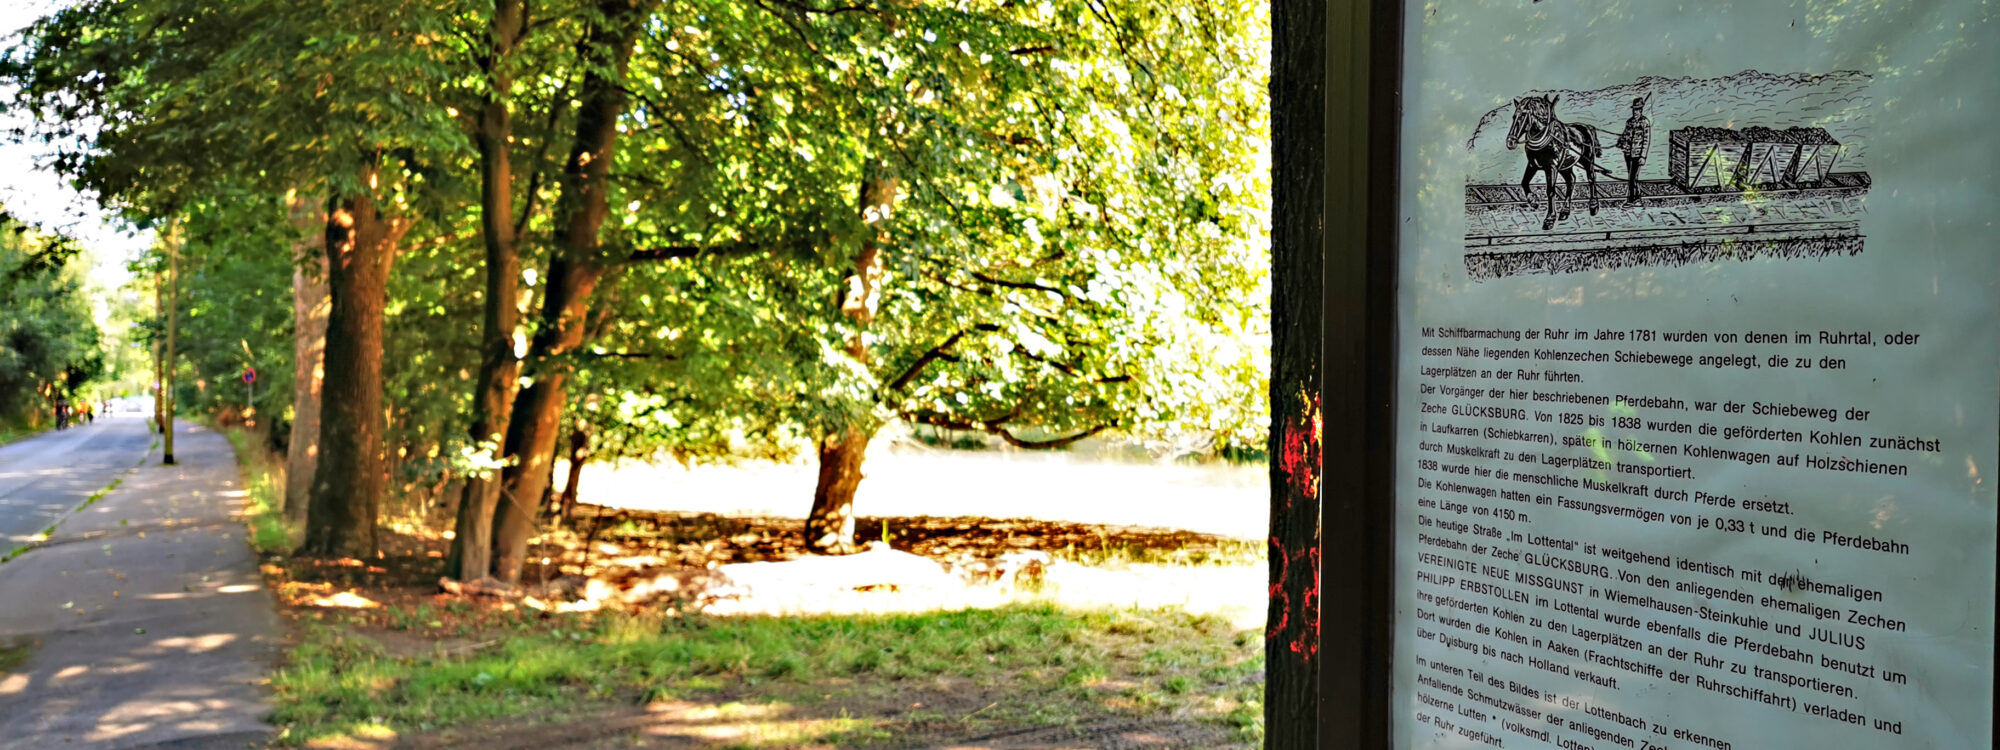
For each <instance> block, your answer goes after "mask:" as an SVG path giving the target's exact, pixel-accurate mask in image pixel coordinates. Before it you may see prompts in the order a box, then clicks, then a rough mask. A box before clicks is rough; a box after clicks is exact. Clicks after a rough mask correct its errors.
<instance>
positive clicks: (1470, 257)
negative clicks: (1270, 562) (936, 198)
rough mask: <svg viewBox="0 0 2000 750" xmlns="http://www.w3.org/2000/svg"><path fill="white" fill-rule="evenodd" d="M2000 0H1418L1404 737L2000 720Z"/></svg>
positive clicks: (1411, 88) (1396, 660)
mask: <svg viewBox="0 0 2000 750" xmlns="http://www.w3.org/2000/svg"><path fill="white" fill-rule="evenodd" d="M1996 16H2000V14H1996V13H1995V11H1994V10H1993V9H1992V7H1991V6H1990V5H1988V4H1982V3H1976V2H1915V1H1914V0H1901V1H1898V0H1885V1H1884V2H1869V3H1853V2H1802V3H1765V2H1734V3H1731V2H1701V3H1660V2H1637V1H1633V2H1594V3H1582V2H1559V1H1550V2H1533V3H1531V2H1525V1H1523V2H1485V3H1470V2H1468V3H1459V2H1435V1H1433V2H1410V3H1407V4H1406V5H1405V6H1404V12H1403V19H1404V20H1403V23H1404V26H1405V30H1404V36H1403V70H1402V73H1401V76H1402V85H1401V91H1402V116H1401V117H1402V119H1401V125H1400V127H1401V130H1400V143H1401V145H1400V153H1399V160H1398V161H1399V163H1400V167H1399V169H1400V180H1399V189H1400V194H1399V198H1398V206H1399V208H1398V219H1399V221H1398V223H1397V226H1398V227H1399V232H1400V249H1399V251H1398V261H1397V266H1398V269H1399V270H1398V279H1397V285H1398V288H1397V293H1396V299H1397V305H1398V309H1397V315H1398V318H1397V322H1396V329H1397V339H1396V340H1397V344H1396V347H1397V354H1396V358H1397V361H1396V367H1397V375H1396V377H1397V382H1396V396H1395V404H1396V406H1395V417H1394V419H1395V426H1396V435H1397V438H1396V439H1397V443H1396V451H1395V454H1396V467H1395V476H1394V488H1395V489H1394V502H1395V514H1394V521H1393V528H1394V536H1395V540H1394V550H1395V551H1394V558H1393V586H1392V592H1393V593H1392V595H1391V596H1392V597H1393V606H1394V618H1395V620H1394V625H1393V632H1392V639H1393V642H1394V644H1395V645H1394V651H1393V656H1392V664H1391V668H1390V680H1391V682H1392V685H1393V690H1392V699H1391V704H1390V708H1389V710H1390V714H1391V716H1390V734H1391V736H1392V737H1393V738H1394V745H1395V746H1397V747H1410V748H1476V747H1507V748H1612V747H1624V748H1646V747H1662V748H1777V747H1867V748H1910V749H1912V750H1914V749H1916V748H1962V747H1990V746H1991V745H1990V743H1991V737H1992V731H1993V724H1992V722H1993V715H1992V714H1993V705H1994V694H1993V685H1994V670H1993V666H1994V650H1993V649H1994V634H1993V626H1994V588H1995V556H1994V539H1995V497H1996V496H1995V486H1996V485H1995V481H1994V479H1993V474H1994V472H1995V471H1996V469H2000V466H1996V464H2000V421H1997V420H2000V390H1996V383H2000V251H1996V247H2000V245H1996V240H1995V236H1996V231H2000V225H1996V223H1995V216H1996V215H2000V206H1996V202H2000V158H1996V154H2000V145H1996V144H2000V136H1996V132H2000V131H1996V129H1995V125H1994V124H1995V123H1996V122H2000V76H1996V75H1994V71H2000V44H1995V43H1994V40H1996V39H2000V17H1996Z"/></svg>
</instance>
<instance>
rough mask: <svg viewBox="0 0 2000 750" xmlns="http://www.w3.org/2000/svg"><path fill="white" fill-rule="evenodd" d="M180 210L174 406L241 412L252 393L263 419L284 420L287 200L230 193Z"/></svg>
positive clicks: (287, 390) (288, 350) (288, 337)
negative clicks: (249, 375) (248, 377)
mask: <svg viewBox="0 0 2000 750" xmlns="http://www.w3.org/2000/svg"><path fill="white" fill-rule="evenodd" d="M183 215H184V216H185V217H186V219H185V222H184V223H183V225H182V227H181V230H180V234H181V236H182V237H184V238H185V243H184V244H183V245H182V246H181V247H180V248H179V253H180V256H181V259H180V261H179V267H180V271H179V272H180V283H179V288H180V298H179V299H178V300H177V301H176V303H175V304H176V305H177V306H178V313H177V314H178V315H179V318H178V319H177V320H176V322H175V336H176V338H177V340H178V344H177V347H176V349H177V351H176V354H177V356H176V359H177V360H178V362H177V365H178V366H179V368H180V369H179V370H178V371H177V373H178V377H177V378H176V385H177V388H176V395H175V397H174V398H175V403H176V404H177V405H178V408H183V409H186V410H188V411H189V412H190V413H210V414H213V413H218V412H221V411H223V410H228V411H230V412H233V413H236V414H241V413H243V411H244V407H245V406H246V405H248V404H247V401H248V400H249V399H251V398H253V397H254V398H255V399H256V404H255V406H256V414H257V416H258V417H259V418H260V420H261V421H262V422H264V423H265V424H270V423H272V421H273V420H274V419H275V420H277V421H278V422H279V423H280V424H282V422H283V417H284V415H286V414H287V413H288V412H289V411H290V409H291V402H292V384H293V377H294V370H293V366H292V359H293V356H292V355H293V349H292V327H293V319H292V270H293V261H292V259H291V257H290V253H291V247H292V242H293V238H292V235H291V233H290V224H288V223H287V222H286V220H285V208H284V205H283V204H282V202H280V201H279V200H278V199H277V198H276V197H275V196H269V195H265V194H260V193H234V194H229V195H227V196H225V197H222V198H217V199H213V200H202V201H197V202H195V203H193V204H191V205H189V206H188V208H187V210H186V211H185V213H184V214H183ZM155 262H156V264H157V263H160V262H163V261H160V260H159V259H157V258H156V259H155ZM156 329H157V324H156ZM246 368H255V369H256V371H257V379H256V383H254V384H253V385H254V389H253V388H249V387H245V384H244V382H243V379H242V377H243V373H244V370H245V369H246Z"/></svg>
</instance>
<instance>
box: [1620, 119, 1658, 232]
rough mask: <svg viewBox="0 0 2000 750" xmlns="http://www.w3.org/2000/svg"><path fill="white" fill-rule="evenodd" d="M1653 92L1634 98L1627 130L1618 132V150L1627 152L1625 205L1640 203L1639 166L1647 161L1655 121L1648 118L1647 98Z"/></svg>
mask: <svg viewBox="0 0 2000 750" xmlns="http://www.w3.org/2000/svg"><path fill="white" fill-rule="evenodd" d="M1650 98H1652V95H1651V94H1648V95H1646V96H1642V97H1639V98H1637V99H1633V100H1632V117H1631V118H1629V119H1627V120H1626V121H1625V132H1623V133H1619V134H1618V150H1620V151H1623V152H1625V205H1627V206H1631V205H1637V204H1638V203H1639V167H1641V166H1643V165H1644V164H1645V163H1646V149H1647V147H1648V146H1649V144H1650V143H1651V142H1652V139H1653V123H1652V121H1650V120H1647V119H1646V100H1647V99H1650Z"/></svg>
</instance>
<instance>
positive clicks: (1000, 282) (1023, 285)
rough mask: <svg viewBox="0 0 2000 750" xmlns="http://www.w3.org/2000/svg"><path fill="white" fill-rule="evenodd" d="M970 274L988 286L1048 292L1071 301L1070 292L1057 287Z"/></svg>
mask: <svg viewBox="0 0 2000 750" xmlns="http://www.w3.org/2000/svg"><path fill="white" fill-rule="evenodd" d="M970 273H971V274H972V278H975V279H978V280H980V281H984V282H986V283H988V284H992V285H994V286H1004V287H1007V288H1008V289H1027V290H1032V291H1037V292H1048V293H1049V294H1053V295H1056V296H1059V297H1062V298H1063V299H1069V293H1068V292H1065V291H1063V290H1061V289H1057V288H1055V287H1052V286H1044V285H1042V284H1036V283H1033V282H1028V281H1008V280H1006V279H1002V278H998V277H994V276H988V275H986V274H983V273H980V272H978V271H971V272H970Z"/></svg>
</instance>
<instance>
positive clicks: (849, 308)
mask: <svg viewBox="0 0 2000 750" xmlns="http://www.w3.org/2000/svg"><path fill="white" fill-rule="evenodd" d="M874 169H879V167H878V168H872V169H871V171H870V173H869V175H868V177H867V178H865V179H863V180H862V182H861V196H860V200H859V201H858V203H859V204H860V205H859V207H858V208H859V210H860V211H861V218H862V220H863V221H865V222H867V223H868V224H869V225H871V226H878V227H879V226H881V225H882V224H883V223H885V222H887V221H888V219H889V214H890V212H892V211H894V210H895V207H896V186H897V182H896V179H895V178H893V177H890V176H888V175H886V174H884V173H881V172H879V171H873V170H874ZM887 239H888V237H887V233H886V232H883V231H880V230H878V231H877V232H876V234H875V235H874V236H872V237H869V238H867V239H865V240H863V241H862V243H861V251H860V252H859V253H856V254H855V256H854V274H853V275H852V276H849V277H847V288H846V289H845V290H843V291H842V292H841V297H840V312H841V314H843V315H846V316H847V317H848V318H849V319H850V320H852V321H854V334H853V335H852V336H850V337H849V338H848V340H847V355H848V356H850V357H853V358H854V360H855V361H856V362H859V363H861V364H862V365H864V366H865V365H868V364H870V363H871V362H872V361H873V358H872V357H871V356H870V355H869V352H868V341H867V339H868V327H869V326H870V325H872V324H873V323H874V322H875V312H876V310H877V309H879V307H880V305H881V300H882V274H883V268H884V265H885V261H886V259H885V257H884V256H886V255H887V250H886V244H887ZM864 419H866V418H864ZM873 433H874V425H872V424H861V425H848V426H847V427H846V428H845V429H842V430H840V431H837V432H835V433H833V434H831V435H828V436H826V437H823V438H820V441H819V481H818V483H817V484H815V485H814V486H813V505H812V511H811V512H810V513H807V514H806V548H807V549H811V550H813V551H815V552H825V553H833V554H846V553H848V552H853V551H854V491H855V489H856V488H858V487H860V486H861V477H862V474H861V461H862V459H863V458H865V457H866V456H867V452H868V439H869V436H870V435H872V434H873Z"/></svg>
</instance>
